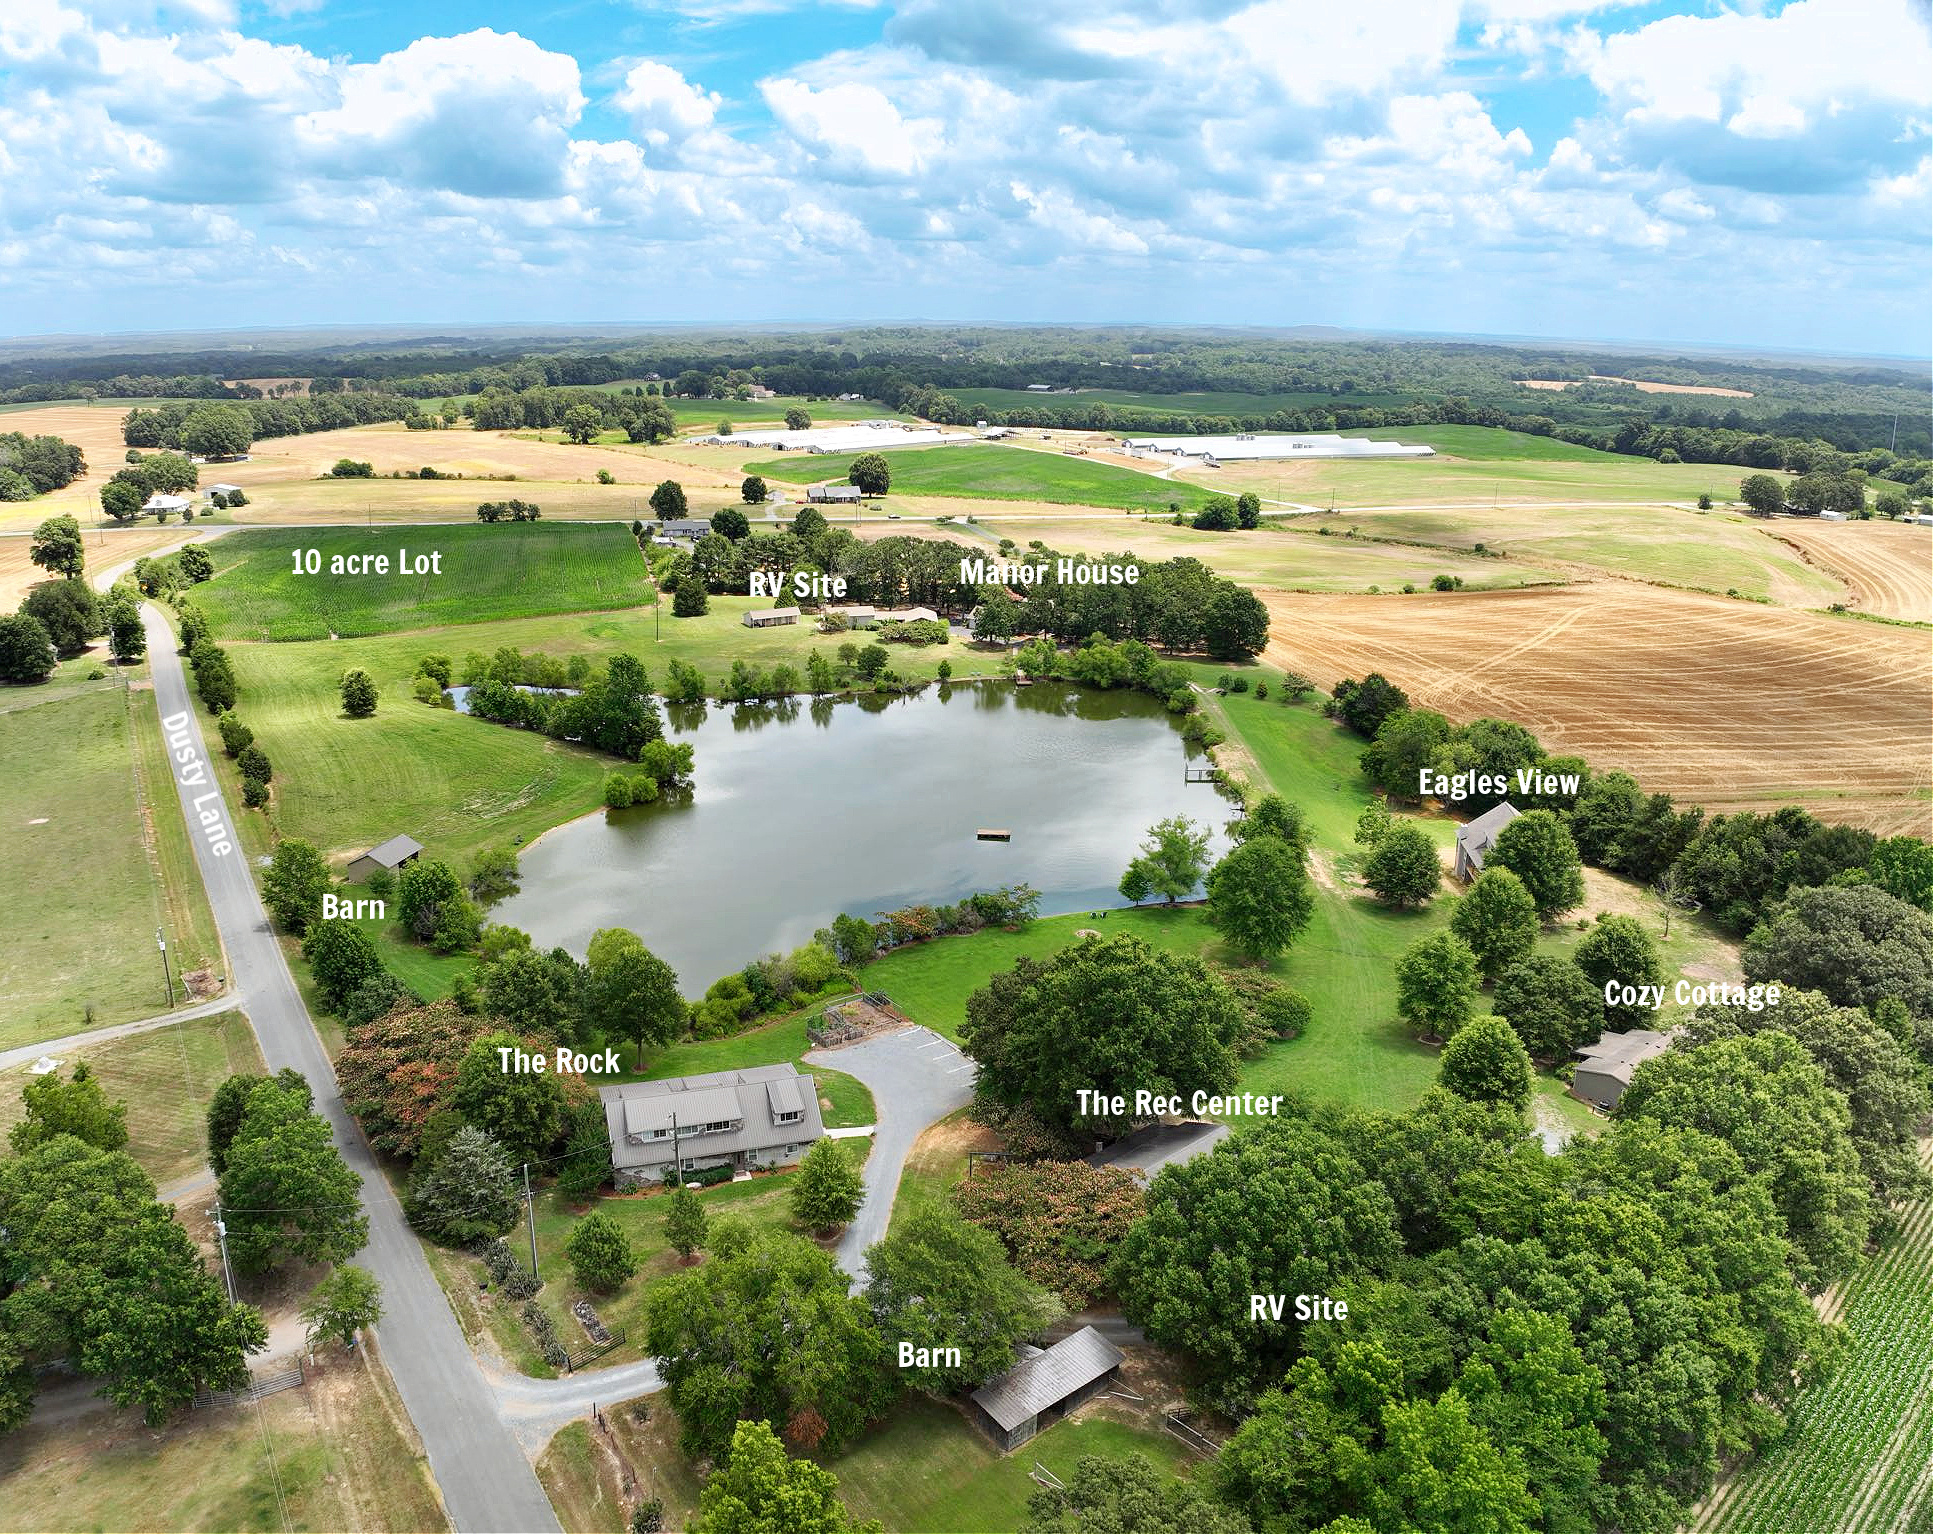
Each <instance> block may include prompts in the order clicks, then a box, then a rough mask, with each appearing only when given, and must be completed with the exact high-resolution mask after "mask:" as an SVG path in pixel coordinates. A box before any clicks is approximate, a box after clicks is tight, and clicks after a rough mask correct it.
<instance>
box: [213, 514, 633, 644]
mask: <svg viewBox="0 0 1933 1534" xmlns="http://www.w3.org/2000/svg"><path fill="white" fill-rule="evenodd" d="M511 488H512V489H513V490H514V488H515V487H514V486H513V487H511ZM311 549H313V550H315V551H317V553H318V554H319V555H320V557H321V572H320V573H318V574H314V575H310V574H298V573H297V572H296V568H295V566H296V555H297V554H298V553H299V552H300V551H304V550H311ZM210 552H211V553H212V555H213V557H214V560H215V578H214V579H213V580H212V581H209V582H208V583H206V584H205V585H203V586H201V587H200V588H199V589H198V590H197V591H196V593H195V597H196V600H197V601H198V602H199V603H200V604H201V607H202V609H203V611H205V612H206V613H207V614H208V616H209V618H210V619H211V620H213V622H214V624H215V630H216V632H217V633H218V634H219V635H220V636H221V637H222V638H223V639H278V640H286V639H330V638H335V637H341V638H354V637H360V636H364V635H370V634H391V633H396V632H398V631H400V630H404V629H420V628H429V627H431V626H433V625H436V624H447V623H481V622H484V621H486V620H488V619H492V618H523V617H528V616H531V615H533V614H538V613H560V612H591V611H602V610H606V609H611V608H623V607H635V606H637V605H639V604H640V603H648V602H649V601H650V600H651V583H650V580H649V577H648V574H647V572H646V569H645V564H644V559H643V556H642V555H641V554H640V553H639V551H638V546H637V542H636V540H635V539H633V538H632V536H631V534H630V532H629V530H628V529H626V528H623V527H615V526H601V527H587V526H583V525H581V524H570V523H544V522H534V523H533V522H523V523H496V524H492V525H484V524H481V523H479V524H477V525H475V526H469V527H434V528H422V529H417V530H407V529H393V530H392V529H384V530H371V529H368V528H347V527H345V528H303V529H284V528H275V529H268V528H264V529H260V530H257V529H252V528H251V529H249V530H247V531H245V532H239V533H231V534H229V535H228V536H227V537H225V538H221V539H218V540H216V542H215V543H213V544H212V545H210ZM405 553H407V562H408V563H409V564H410V565H411V566H414V564H415V562H416V560H417V557H418V556H421V555H428V554H431V553H436V554H439V555H440V556H441V558H440V560H439V561H438V565H439V573H435V574H422V575H417V574H407V575H406V574H402V573H400V572H401V570H402V569H403V567H404V565H405ZM366 555H380V556H387V557H388V559H389V562H390V563H389V569H390V571H391V573H389V574H347V573H343V574H333V573H331V563H332V561H333V560H336V559H338V558H340V559H345V560H348V559H352V558H355V557H359V556H366ZM304 562H305V563H306V560H305V561H304Z"/></svg>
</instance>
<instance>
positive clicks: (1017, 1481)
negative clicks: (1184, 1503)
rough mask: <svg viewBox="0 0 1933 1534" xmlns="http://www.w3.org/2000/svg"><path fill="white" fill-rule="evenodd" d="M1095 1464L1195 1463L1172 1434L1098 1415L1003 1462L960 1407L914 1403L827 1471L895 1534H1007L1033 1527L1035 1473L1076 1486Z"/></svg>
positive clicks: (855, 1504)
mask: <svg viewBox="0 0 1933 1534" xmlns="http://www.w3.org/2000/svg"><path fill="white" fill-rule="evenodd" d="M1089 1454H1098V1455H1100V1456H1102V1457H1103V1458H1106V1459H1125V1458H1126V1457H1127V1456H1128V1455H1129V1454H1140V1455H1143V1456H1145V1457H1146V1458H1148V1459H1150V1460H1152V1461H1154V1463H1155V1464H1157V1465H1159V1466H1160V1467H1161V1468H1162V1469H1164V1470H1170V1471H1181V1470H1183V1469H1186V1468H1187V1467H1188V1466H1189V1465H1190V1464H1192V1463H1193V1456H1191V1455H1190V1454H1189V1453H1188V1451H1187V1450H1186V1449H1184V1448H1183V1447H1182V1446H1181V1444H1180V1443H1179V1442H1177V1441H1176V1440H1175V1439H1173V1438H1171V1437H1170V1436H1168V1435H1167V1434H1166V1433H1161V1432H1158V1431H1150V1430H1148V1429H1147V1428H1144V1427H1140V1426H1137V1425H1135V1424H1133V1423H1130V1422H1126V1421H1122V1420H1118V1419H1117V1418H1114V1417H1111V1416H1104V1415H1102V1414H1101V1413H1100V1412H1099V1411H1097V1410H1095V1409H1093V1408H1089V1409H1088V1410H1087V1411H1085V1412H1083V1413H1082V1414H1081V1415H1080V1416H1079V1417H1077V1418H1076V1419H1075V1420H1073V1421H1062V1422H1057V1423H1055V1424H1054V1425H1053V1426H1052V1427H1050V1428H1048V1429H1047V1431H1046V1432H1044V1433H1042V1434H1040V1435H1039V1436H1038V1437H1037V1438H1034V1439H1032V1440H1030V1441H1029V1442H1027V1443H1026V1444H1024V1445H1022V1446H1021V1447H1020V1448H1018V1449H1016V1450H1014V1451H1013V1452H1012V1453H1011V1454H1001V1453H999V1452H998V1451H997V1450H996V1449H994V1447H993V1446H992V1445H991V1444H990V1443H988V1442H987V1440H986V1439H984V1438H982V1437H981V1436H980V1435H979V1434H978V1433H976V1432H975V1431H974V1430H973V1429H972V1428H971V1427H969V1426H968V1425H967V1423H966V1421H965V1419H964V1418H962V1417H961V1415H960V1414H959V1412H957V1411H955V1410H954V1409H953V1408H952V1407H950V1406H944V1405H941V1404H940V1403H939V1402H937V1401H932V1400H928V1399H926V1398H925V1397H921V1396H910V1397H908V1398H906V1399H905V1400H903V1401H902V1402H901V1403H900V1404H899V1405H898V1406H897V1407H896V1408H895V1409H894V1411H893V1413H892V1415H891V1417H890V1419H889V1420H888V1421H887V1422H886V1423H885V1424H884V1425H883V1426H881V1427H878V1428H875V1429H874V1430H873V1431H872V1432H870V1433H868V1434H867V1435H866V1436H865V1437H864V1438H862V1439H861V1440H860V1441H859V1442H858V1443H857V1444H855V1445H854V1446H853V1447H851V1448H849V1449H847V1450H846V1451H845V1452H843V1453H841V1454H837V1455H834V1456H832V1457H831V1458H828V1459H826V1460H825V1461H824V1464H825V1466H826V1468H827V1469H828V1470H830V1471H831V1472H832V1473H833V1474H834V1475H836V1476H837V1477H838V1478H839V1496H840V1498H841V1500H842V1501H844V1502H845V1504H846V1506H847V1508H848V1510H850V1511H851V1513H852V1514H853V1516H854V1517H857V1518H877V1519H879V1521H880V1522H881V1523H883V1524H884V1525H885V1526H886V1528H887V1529H889V1530H891V1531H893V1534H1007V1531H1011V1530H1015V1529H1018V1528H1020V1527H1021V1526H1022V1525H1023V1524H1024V1523H1025V1522H1026V1521H1027V1499H1028V1498H1029V1496H1031V1495H1032V1494H1033V1493H1034V1492H1035V1491H1036V1490H1038V1489H1039V1487H1038V1485H1037V1483H1035V1482H1034V1481H1033V1480H1031V1479H1029V1477H1028V1473H1027V1472H1028V1471H1029V1470H1030V1469H1032V1468H1033V1466H1034V1464H1035V1463H1036V1462H1038V1463H1040V1464H1042V1465H1044V1466H1046V1468H1047V1469H1048V1470H1050V1471H1052V1472H1053V1473H1054V1474H1055V1475H1057V1476H1059V1477H1060V1478H1061V1479H1062V1480H1063V1481H1067V1480H1071V1479H1072V1478H1073V1474H1074V1467H1075V1466H1076V1465H1077V1464H1078V1463H1079V1462H1080V1460H1081V1459H1082V1458H1083V1457H1084V1456H1086V1455H1089Z"/></svg>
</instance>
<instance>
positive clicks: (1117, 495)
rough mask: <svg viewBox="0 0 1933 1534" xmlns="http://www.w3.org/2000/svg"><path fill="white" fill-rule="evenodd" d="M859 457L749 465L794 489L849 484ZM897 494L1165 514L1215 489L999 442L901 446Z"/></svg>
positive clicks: (750, 470)
mask: <svg viewBox="0 0 1933 1534" xmlns="http://www.w3.org/2000/svg"><path fill="white" fill-rule="evenodd" d="M858 456H859V455H858V454H856V453H814V454H803V453H787V454H785V455H784V456H783V457H778V458H760V459H756V460H754V461H752V462H749V463H746V464H745V465H744V469H745V472H746V473H747V474H758V475H762V476H763V477H764V478H766V479H767V480H782V481H784V482H786V483H788V484H801V485H803V484H814V483H817V482H818V481H820V480H825V479H830V480H837V481H840V482H843V481H844V480H845V478H846V475H847V472H848V471H849V470H850V469H851V468H852V463H853V460H854V459H855V458H856V457H858ZM886 461H887V462H888V463H889V464H890V465H892V471H893V491H894V493H895V494H896V495H932V496H949V497H964V498H967V499H971V500H981V501H1048V502H1053V503H1056V504H1060V505H1072V506H1102V507H1109V508H1113V509H1117V510H1122V511H1154V512H1163V511H1166V510H1167V509H1168V505H1169V503H1170V502H1179V503H1180V504H1181V506H1182V508H1183V509H1184V510H1189V511H1192V510H1193V509H1195V508H1196V507H1198V506H1200V505H1201V504H1202V502H1203V501H1205V500H1206V499H1207V498H1208V496H1209V494H1210V493H1211V492H1208V491H1205V490H1199V489H1195V488H1193V487H1190V486H1188V485H1183V484H1179V483H1174V482H1171V481H1168V480H1163V479H1156V478H1155V477H1154V476H1153V474H1151V473H1149V474H1144V473H1142V472H1141V471H1140V470H1138V469H1127V468H1122V467H1121V466H1120V465H1119V464H1112V463H1098V462H1096V461H1094V460H1093V459H1090V458H1078V457H1069V456H1067V455H1064V454H1061V453H1043V452H1036V451H1034V450H1032V449H1030V448H1022V447H1004V446H1001V445H999V444H997V443H992V442H975V443H960V444H953V445H949V446H945V447H908V448H896V449H894V450H893V451H892V452H889V453H888V454H886Z"/></svg>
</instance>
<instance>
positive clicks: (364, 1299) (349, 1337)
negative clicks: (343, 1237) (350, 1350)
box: [302, 1262, 383, 1348]
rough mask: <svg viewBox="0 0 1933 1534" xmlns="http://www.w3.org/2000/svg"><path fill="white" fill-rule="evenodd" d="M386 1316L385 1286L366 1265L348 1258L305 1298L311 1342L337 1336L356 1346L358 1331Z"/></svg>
mask: <svg viewBox="0 0 1933 1534" xmlns="http://www.w3.org/2000/svg"><path fill="white" fill-rule="evenodd" d="M382 1318H383V1286H382V1284H381V1283H379V1282H378V1281H377V1279H376V1275H375V1274H373V1273H371V1272H370V1271H369V1270H368V1269H366V1268H359V1267H357V1266H356V1265H355V1264H354V1263H350V1262H346V1263H343V1264H342V1265H341V1266H340V1267H338V1268H337V1269H336V1270H335V1272H333V1273H331V1274H330V1275H329V1276H328V1277H327V1278H325V1279H323V1281H322V1282H321V1283H319V1284H317V1285H316V1286H315V1288H314V1289H312V1290H310V1291H309V1297H308V1298H307V1299H306V1300H304V1301H303V1302H302V1319H303V1320H304V1321H306V1322H307V1323H308V1329H309V1330H308V1336H309V1346H310V1347H314V1346H316V1344H318V1343H322V1342H328V1341H330V1340H332V1339H333V1340H334V1341H336V1342H340V1343H341V1344H342V1345H343V1346H344V1347H346V1348H347V1347H354V1346H355V1343H356V1333H357V1332H360V1331H363V1330H365V1329H366V1328H368V1327H371V1326H374V1325H375V1324H376V1323H377V1322H378V1321H380V1320H382Z"/></svg>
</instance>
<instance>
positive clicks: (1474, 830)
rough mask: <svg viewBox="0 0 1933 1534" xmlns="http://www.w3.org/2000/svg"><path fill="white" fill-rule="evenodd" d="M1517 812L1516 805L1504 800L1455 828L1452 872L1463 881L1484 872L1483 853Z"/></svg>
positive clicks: (1494, 841)
mask: <svg viewBox="0 0 1933 1534" xmlns="http://www.w3.org/2000/svg"><path fill="white" fill-rule="evenodd" d="M1517 815H1518V810H1517V807H1516V805H1514V804H1512V803H1510V802H1509V801H1508V800H1505V801H1504V802H1503V803H1502V804H1500V805H1498V806H1497V807H1496V808H1495V809H1492V810H1485V811H1484V812H1483V813H1482V814H1481V815H1479V816H1477V818H1476V819H1475V820H1468V821H1465V822H1464V823H1463V824H1462V825H1460V826H1458V827H1457V828H1456V859H1455V861H1454V862H1453V863H1452V864H1451V872H1453V873H1454V874H1455V875H1456V876H1457V877H1458V878H1459V879H1461V880H1462V881H1463V882H1464V883H1465V884H1468V883H1469V882H1470V881H1471V880H1472V879H1474V878H1476V876H1477V875H1478V874H1480V873H1482V872H1483V859H1484V856H1485V855H1486V854H1487V853H1488V852H1489V851H1490V849H1491V847H1492V846H1493V845H1495V843H1496V840H1497V833H1498V832H1499V831H1501V830H1503V828H1504V827H1505V826H1507V825H1509V824H1510V822H1511V821H1513V820H1515V819H1516V818H1517Z"/></svg>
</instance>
